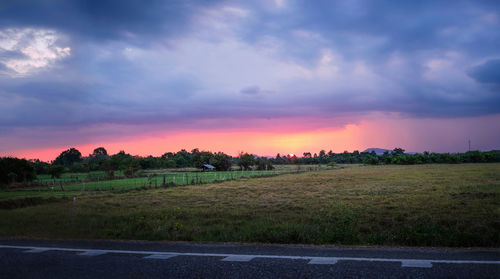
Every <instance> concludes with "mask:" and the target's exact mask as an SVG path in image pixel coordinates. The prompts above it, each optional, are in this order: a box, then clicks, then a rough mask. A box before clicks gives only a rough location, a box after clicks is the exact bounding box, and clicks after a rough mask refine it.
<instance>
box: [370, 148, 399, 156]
mask: <svg viewBox="0 0 500 279" xmlns="http://www.w3.org/2000/svg"><path fill="white" fill-rule="evenodd" d="M372 151H375V154H377V155H382V154H384V152H389V153H391V152H392V150H389V149H383V148H367V149H366V150H365V151H363V152H368V153H371V152H372Z"/></svg>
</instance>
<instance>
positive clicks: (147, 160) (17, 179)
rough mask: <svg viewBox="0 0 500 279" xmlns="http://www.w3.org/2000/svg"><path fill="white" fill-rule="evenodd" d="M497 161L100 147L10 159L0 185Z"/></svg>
mask: <svg viewBox="0 0 500 279" xmlns="http://www.w3.org/2000/svg"><path fill="white" fill-rule="evenodd" d="M489 162H500V150H492V151H487V152H481V151H469V152H465V153H429V152H424V153H414V154H409V153H405V150H404V149H402V148H395V149H394V150H392V151H387V152H385V153H384V154H381V155H377V154H376V153H375V152H359V151H353V152H347V151H344V152H343V153H334V152H332V151H331V150H330V151H329V152H326V151H325V150H320V151H319V152H318V153H314V154H311V153H310V152H304V153H303V156H302V157H297V156H295V155H290V154H287V155H280V154H279V153H278V154H277V155H276V157H274V158H266V157H259V156H255V155H252V154H248V153H243V152H242V153H240V154H239V156H237V157H232V156H230V155H227V154H225V153H223V152H215V153H212V152H210V151H200V150H199V149H198V148H195V149H193V150H191V151H190V152H189V151H187V150H185V149H182V150H180V151H178V152H167V153H164V154H163V155H161V156H158V157H155V156H147V157H141V156H133V155H130V154H128V153H126V152H125V151H120V152H118V153H116V154H113V155H109V154H108V152H107V150H106V149H105V148H103V147H98V148H96V149H94V151H93V152H92V154H89V155H88V156H82V154H81V152H80V151H79V150H77V149H76V148H69V149H68V150H65V151H63V152H61V154H59V156H57V158H56V159H55V160H54V161H52V162H50V163H47V162H43V161H40V160H38V159H35V160H25V159H18V158H12V157H3V158H0V185H6V184H10V183H24V182H30V181H33V180H34V179H35V178H36V175H38V174H49V175H50V176H51V177H52V178H56V177H59V176H60V175H61V174H62V173H64V172H84V173H85V172H91V171H99V170H100V171H104V172H105V173H106V175H107V176H108V178H113V177H114V176H115V172H116V171H122V172H123V174H124V175H125V176H126V177H134V176H136V175H137V174H138V172H140V170H145V169H161V168H188V167H194V168H198V169H201V168H202V167H203V165H204V164H210V165H213V166H214V167H215V168H216V170H219V171H226V170H231V167H232V166H233V165H234V166H238V167H239V168H240V169H241V170H250V169H256V170H271V169H273V168H274V167H273V165H286V164H298V165H301V164H304V165H308V164H371V165H377V164H400V165H411V164H430V163H448V164H457V163H489Z"/></svg>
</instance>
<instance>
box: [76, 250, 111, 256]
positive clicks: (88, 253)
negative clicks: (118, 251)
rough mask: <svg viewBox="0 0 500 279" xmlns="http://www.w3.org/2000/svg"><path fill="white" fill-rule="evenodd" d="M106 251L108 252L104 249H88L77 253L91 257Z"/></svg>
mask: <svg viewBox="0 0 500 279" xmlns="http://www.w3.org/2000/svg"><path fill="white" fill-rule="evenodd" d="M107 253H108V251H105V250H88V251H84V252H83V253H80V254H78V255H80V256H89V257H93V256H100V255H104V254H107Z"/></svg>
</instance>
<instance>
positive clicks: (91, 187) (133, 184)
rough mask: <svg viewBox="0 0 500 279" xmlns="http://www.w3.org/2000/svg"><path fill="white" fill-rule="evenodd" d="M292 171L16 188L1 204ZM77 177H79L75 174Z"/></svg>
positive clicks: (166, 175) (164, 175)
mask: <svg viewBox="0 0 500 279" xmlns="http://www.w3.org/2000/svg"><path fill="white" fill-rule="evenodd" d="M290 171H292V170H290V169H282V170H277V171H231V172H229V171H225V172H224V171H218V172H183V173H170V172H165V171H162V170H157V171H156V172H151V173H150V174H149V175H150V176H149V177H138V178H122V179H114V180H100V181H89V182H80V183H72V184H67V183H63V182H62V181H60V182H56V183H55V184H52V183H48V184H47V185H46V186H37V187H28V188H14V189H6V190H3V191H0V200H4V199H11V198H18V197H38V196H39V197H49V196H55V197H57V196H68V195H71V194H74V195H75V194H76V195H83V194H86V193H87V192H89V191H123V190H132V189H139V188H159V187H162V186H165V185H167V186H174V185H175V186H179V185H190V184H204V183H213V182H221V181H227V180H234V179H241V178H248V177H260V176H271V175H276V174H279V173H283V172H290ZM72 175H77V174H72Z"/></svg>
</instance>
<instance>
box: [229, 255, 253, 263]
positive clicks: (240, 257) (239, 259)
mask: <svg viewBox="0 0 500 279" xmlns="http://www.w3.org/2000/svg"><path fill="white" fill-rule="evenodd" d="M253 258H255V257H254V256H248V255H234V256H229V257H225V258H224V259H222V260H221V261H224V262H249V261H251V260H252V259H253Z"/></svg>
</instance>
